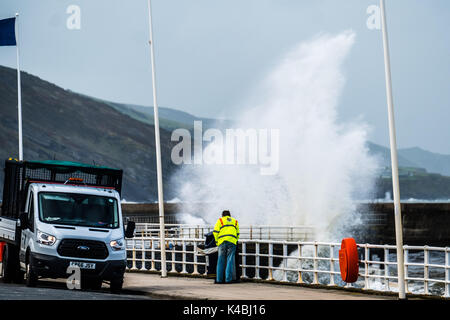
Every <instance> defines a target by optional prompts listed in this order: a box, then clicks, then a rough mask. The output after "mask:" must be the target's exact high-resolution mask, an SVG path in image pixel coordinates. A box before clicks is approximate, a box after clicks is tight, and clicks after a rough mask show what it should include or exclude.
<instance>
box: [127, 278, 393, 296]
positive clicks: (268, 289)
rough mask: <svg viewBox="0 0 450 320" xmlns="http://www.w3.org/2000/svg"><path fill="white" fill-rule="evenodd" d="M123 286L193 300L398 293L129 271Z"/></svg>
mask: <svg viewBox="0 0 450 320" xmlns="http://www.w3.org/2000/svg"><path fill="white" fill-rule="evenodd" d="M124 289H125V290H130V291H137V292H142V293H145V294H147V295H150V296H153V297H158V298H163V299H164V298H166V299H191V300H197V299H199V300H380V299H381V300H392V299H396V297H395V296H388V295H386V296H384V295H375V294H365V293H362V292H353V291H345V290H339V289H325V288H312V287H304V286H292V285H283V284H272V283H256V282H240V283H233V284H215V283H214V280H213V279H206V278H194V277H179V276H171V275H169V276H168V277H167V278H161V276H160V275H159V274H150V273H137V272H127V273H126V274H125V282H124Z"/></svg>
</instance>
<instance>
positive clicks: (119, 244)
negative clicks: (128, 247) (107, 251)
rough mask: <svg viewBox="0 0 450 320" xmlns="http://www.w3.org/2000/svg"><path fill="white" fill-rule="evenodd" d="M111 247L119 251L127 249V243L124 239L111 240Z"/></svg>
mask: <svg viewBox="0 0 450 320" xmlns="http://www.w3.org/2000/svg"><path fill="white" fill-rule="evenodd" d="M109 245H110V246H111V248H112V249H113V250H114V251H119V250H123V249H125V241H124V240H123V238H121V239H117V240H111V241H110V242H109Z"/></svg>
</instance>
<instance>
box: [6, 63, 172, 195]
mask: <svg viewBox="0 0 450 320" xmlns="http://www.w3.org/2000/svg"><path fill="white" fill-rule="evenodd" d="M16 76H17V73H16V70H13V69H10V68H6V67H2V66H0V97H1V99H0V119H1V120H0V121H1V126H0V136H1V137H2V138H1V144H0V160H1V161H3V159H6V158H8V157H15V158H18V142H17V141H18V138H17V86H16V83H17V82H16V81H17V78H16ZM22 100H23V145H24V159H26V160H27V159H28V160H47V159H56V160H66V161H76V162H85V163H95V164H97V165H104V166H109V167H113V168H122V169H124V186H123V196H124V198H125V199H127V200H141V201H143V200H147V201H148V200H156V198H157V197H156V195H157V193H156V190H157V188H156V156H155V138H154V127H153V126H152V125H149V124H146V123H143V122H142V121H138V120H136V119H133V118H132V117H130V116H127V115H124V114H123V113H121V112H118V111H117V110H115V109H114V108H111V107H110V106H109V105H107V104H105V103H103V102H100V101H98V100H94V99H91V98H88V97H86V96H83V95H79V94H76V93H73V92H71V91H68V90H64V89H62V88H60V87H57V86H55V85H53V84H51V83H49V82H47V81H43V80H41V79H39V78H38V77H35V76H32V75H30V74H27V73H25V72H23V73H22ZM171 148H172V144H171V142H170V132H168V131H166V130H161V149H162V157H163V172H164V176H165V177H166V178H167V179H165V180H166V181H169V179H168V177H169V176H170V174H171V173H172V172H173V170H174V169H176V168H175V166H174V165H173V164H172V162H171V161H170V152H171ZM0 181H3V170H1V171H0ZM2 188H3V184H0V191H2ZM171 189H172V188H171V186H170V184H166V185H165V196H166V197H167V198H171V197H173V194H172V192H171Z"/></svg>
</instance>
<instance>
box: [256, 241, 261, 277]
mask: <svg viewBox="0 0 450 320" xmlns="http://www.w3.org/2000/svg"><path fill="white" fill-rule="evenodd" d="M255 279H261V278H260V277H259V241H258V242H256V243H255Z"/></svg>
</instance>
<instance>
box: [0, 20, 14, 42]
mask: <svg viewBox="0 0 450 320" xmlns="http://www.w3.org/2000/svg"><path fill="white" fill-rule="evenodd" d="M15 25H16V18H9V19H4V20H0V46H15V45H16V31H15V30H16V29H15Z"/></svg>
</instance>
